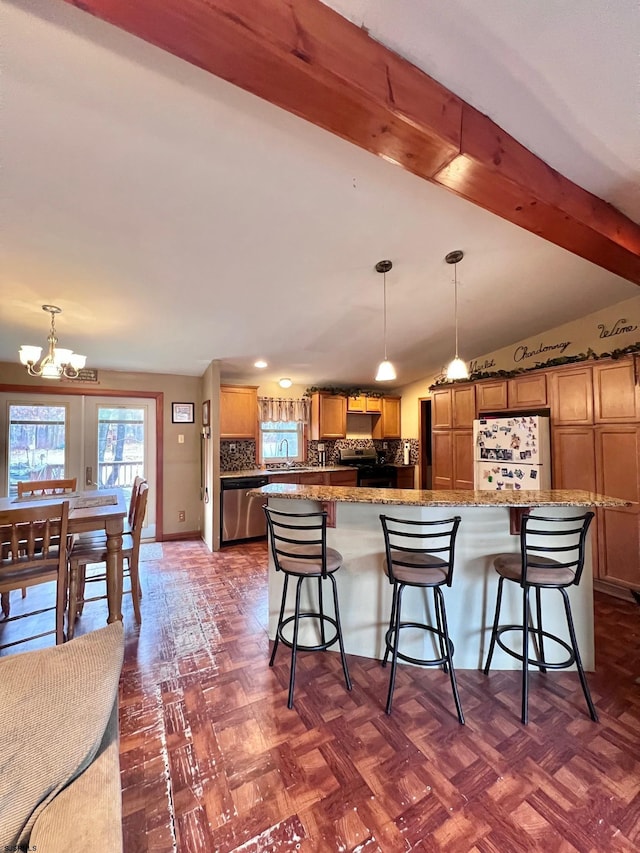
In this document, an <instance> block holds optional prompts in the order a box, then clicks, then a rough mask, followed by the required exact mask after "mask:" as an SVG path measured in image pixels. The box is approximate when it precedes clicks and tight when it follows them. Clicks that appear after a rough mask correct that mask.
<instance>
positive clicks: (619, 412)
mask: <svg viewBox="0 0 640 853" xmlns="http://www.w3.org/2000/svg"><path fill="white" fill-rule="evenodd" d="M637 366H638V363H637V360H636V359H635V358H625V359H620V360H619V361H606V362H601V363H598V364H594V365H593V368H592V370H593V419H594V421H595V422H596V423H611V424H615V423H618V424H620V423H632V422H634V421H637V420H639V419H640V389H639V388H638V385H637Z"/></svg>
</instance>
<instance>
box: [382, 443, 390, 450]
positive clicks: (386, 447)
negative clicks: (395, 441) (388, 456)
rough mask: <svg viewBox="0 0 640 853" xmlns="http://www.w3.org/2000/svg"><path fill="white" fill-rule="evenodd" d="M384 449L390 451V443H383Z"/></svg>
mask: <svg viewBox="0 0 640 853" xmlns="http://www.w3.org/2000/svg"><path fill="white" fill-rule="evenodd" d="M382 449H383V450H388V449H389V442H388V441H383V442H382Z"/></svg>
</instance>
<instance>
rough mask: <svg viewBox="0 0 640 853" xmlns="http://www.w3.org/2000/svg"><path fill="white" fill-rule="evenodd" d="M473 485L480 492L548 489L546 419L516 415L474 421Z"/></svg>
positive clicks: (548, 467) (537, 416) (547, 426)
mask: <svg viewBox="0 0 640 853" xmlns="http://www.w3.org/2000/svg"><path fill="white" fill-rule="evenodd" d="M473 447H474V456H473V460H474V461H473V469H474V485H475V488H476V489H480V490H483V491H498V492H499V491H507V490H509V489H513V490H515V491H520V490H521V489H522V490H523V491H526V490H533V491H539V490H540V489H550V488H551V442H550V429H549V418H546V417H542V416H540V415H518V414H517V413H513V414H509V415H504V416H501V417H486V418H479V419H478V420H475V421H474V422H473Z"/></svg>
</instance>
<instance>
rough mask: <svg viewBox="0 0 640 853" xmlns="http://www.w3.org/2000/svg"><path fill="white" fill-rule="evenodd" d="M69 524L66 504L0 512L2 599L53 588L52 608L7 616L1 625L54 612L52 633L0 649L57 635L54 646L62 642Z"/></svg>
mask: <svg viewBox="0 0 640 853" xmlns="http://www.w3.org/2000/svg"><path fill="white" fill-rule="evenodd" d="M68 523H69V502H68V501H62V502H60V503H55V504H47V505H43V506H39V507H17V508H16V509H9V510H0V529H2V531H3V534H2V552H1V554H0V593H1V594H2V595H5V594H8V593H9V592H11V591H12V590H14V589H23V588H26V587H29V586H35V585H37V584H42V583H48V582H49V581H54V582H55V584H56V603H55V607H45V608H41V609H40V610H34V611H31V612H28V613H21V614H19V615H18V616H7V618H5V619H4V621H3V623H2V624H3V625H6V624H7V623H8V622H14V621H15V620H18V619H24V618H25V617H27V616H37V615H39V614H41V613H46V612H47V611H49V610H55V611H56V619H55V631H44V632H42V633H40V634H33V635H31V636H29V637H25V638H24V639H21V640H15V641H13V642H10V643H5V644H2V645H0V648H9V647H11V646H15V645H17V644H18V643H24V642H27V640H33V639H38V638H40V637H46V636H47V635H48V634H53V633H55V635H56V645H59V644H60V643H63V642H64V639H65V636H64V615H65V611H66V607H67V589H68V582H67V581H68V575H67V547H66V544H67V530H68ZM61 543H62V545H61Z"/></svg>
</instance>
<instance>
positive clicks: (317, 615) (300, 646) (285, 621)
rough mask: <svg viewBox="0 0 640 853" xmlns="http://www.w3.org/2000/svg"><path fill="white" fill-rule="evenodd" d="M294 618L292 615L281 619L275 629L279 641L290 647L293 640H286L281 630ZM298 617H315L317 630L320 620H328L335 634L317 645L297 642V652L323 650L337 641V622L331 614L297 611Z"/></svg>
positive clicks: (319, 628) (293, 620)
mask: <svg viewBox="0 0 640 853" xmlns="http://www.w3.org/2000/svg"><path fill="white" fill-rule="evenodd" d="M295 618H296V617H295V615H294V616H289V617H287V618H286V619H283V621H282V622H281V623H280V625H279V626H278V629H277V633H278V639H279V640H280V642H281V643H283V644H284V645H285V646H287V647H288V648H290V649H292V648H293V640H288V639H287V638H286V637H285V636H284V633H283V632H284V629H285V627H286V626H287V625H288V624H289V623H291V622H295ZM298 618H299V619H317V621H318V630H321V622H325V623H327V622H328V623H329V624H330V625H332V626H333V629H334V631H335V634H334V635H333V636H332V637H330V638H329V639H328V640H325V641H324V643H319V644H318V645H315V646H309V645H303V644H302V643H297V645H296V648H297V650H298V651H299V652H324V651H326V650H327V649H328V648H330V647H331V646H333V645H334V644H335V643H337V642H338V640H339V636H338V624H337V622H336V620H335V619H334V618H333V617H332V616H326V615H321V614H320V613H314V612H307V613H299V614H298Z"/></svg>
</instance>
